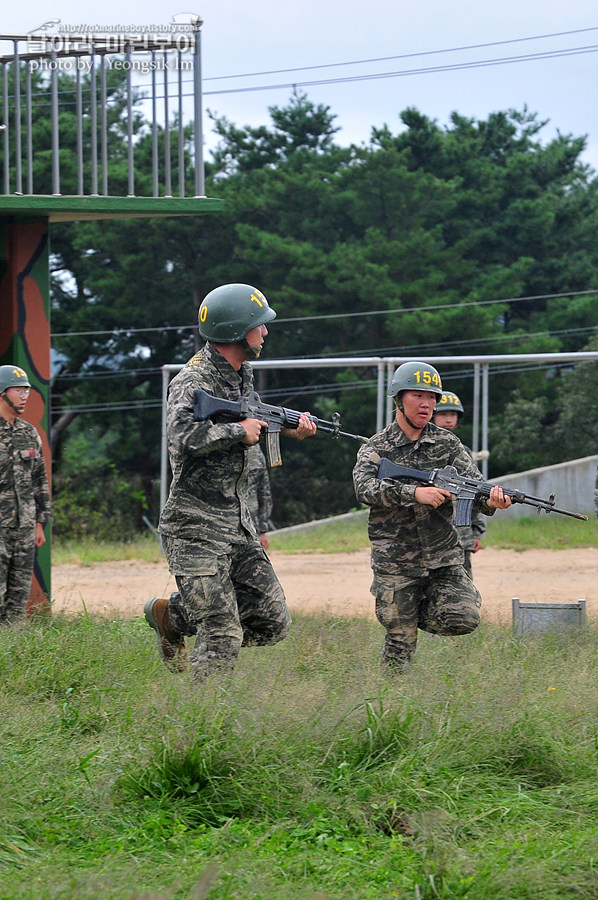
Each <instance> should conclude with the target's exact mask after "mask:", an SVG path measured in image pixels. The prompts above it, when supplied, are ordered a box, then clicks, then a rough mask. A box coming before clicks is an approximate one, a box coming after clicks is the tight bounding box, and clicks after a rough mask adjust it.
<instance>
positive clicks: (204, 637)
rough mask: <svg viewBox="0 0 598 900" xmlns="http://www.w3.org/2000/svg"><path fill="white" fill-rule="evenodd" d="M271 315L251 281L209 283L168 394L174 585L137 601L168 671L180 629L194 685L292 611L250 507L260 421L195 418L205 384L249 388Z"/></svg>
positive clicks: (168, 512) (168, 529)
mask: <svg viewBox="0 0 598 900" xmlns="http://www.w3.org/2000/svg"><path fill="white" fill-rule="evenodd" d="M275 317H276V313H275V312H274V310H273V309H272V308H271V307H270V306H269V304H268V301H267V300H266V298H265V296H264V295H263V294H262V292H261V291H259V290H257V288H255V287H252V286H251V285H249V284H225V285H221V286H220V287H217V288H215V289H214V290H213V291H210V293H209V294H208V295H207V296H206V297H205V298H204V300H203V301H202V303H201V305H200V307H199V314H198V319H199V333H200V334H201V336H202V337H203V338H205V340H206V344H205V346H204V347H202V349H201V350H200V351H199V352H198V353H196V354H195V356H193V357H192V358H191V359H190V360H189V361H188V362H187V364H186V365H185V366H184V367H183V368H182V369H181V371H180V372H179V373H178V374H177V375H176V376H175V377H174V378H173V380H172V381H171V383H170V388H169V391H168V403H167V414H166V424H167V435H168V451H169V458H170V466H171V469H172V475H173V477H172V483H171V486H170V493H169V496H168V500H167V502H166V504H165V506H164V509H163V510H162V514H161V516H160V525H159V532H160V535H161V538H162V546H163V548H164V553H165V555H166V559H167V560H168V566H169V569H170V571H171V573H172V574H173V575H174V577H175V580H176V584H177V588H178V590H177V591H175V592H174V593H173V594H171V595H170V597H169V598H166V597H152V598H151V599H150V600H148V601H147V602H146V604H145V607H144V615H145V618H146V620H147V622H148V624H149V625H150V626H151V627H152V628H153V629H154V631H155V632H156V637H157V641H158V650H159V653H160V655H161V657H162V660H163V661H164V663H165V664H166V665H167V666H168V667H169V668H171V669H178V670H181V669H184V668H185V666H186V663H187V656H186V647H185V635H195V646H194V648H193V650H192V651H191V653H190V655H189V662H190V663H191V668H192V672H193V678H194V680H195V681H196V682H197V683H200V682H202V681H203V680H204V679H206V678H207V677H209V676H211V675H213V674H215V673H216V672H217V671H218V670H230V669H232V668H233V667H234V665H235V662H236V660H237V657H238V655H239V651H240V649H241V646H242V645H243V646H246V647H247V646H258V645H265V644H274V643H276V642H277V641H280V640H282V639H283V638H284V637H285V635H286V634H287V632H288V630H289V627H290V624H291V616H290V614H289V610H288V608H287V605H286V600H285V596H284V592H283V589H282V586H281V584H280V582H279V581H278V578H277V577H276V574H275V572H274V569H273V567H272V563H271V562H270V560H269V559H268V557H267V555H266V553H265V551H264V549H263V547H262V546H261V544H260V540H259V536H258V533H257V530H256V527H255V525H254V522H253V519H252V517H251V513H250V511H249V493H248V492H249V481H248V477H247V473H248V450H249V448H250V447H252V446H253V445H254V444H257V443H258V441H259V439H260V434H261V431H262V428H266V427H267V422H264V421H262V420H259V419H252V418H247V419H243V420H242V421H240V422H220V421H212V420H211V419H206V420H203V421H196V419H195V416H194V403H193V395H194V391H195V390H196V389H202V390H205V391H207V393H209V394H211V395H212V396H215V397H219V398H222V399H225V400H235V401H236V400H239V399H240V398H241V397H247V396H248V395H249V394H250V393H252V391H253V370H252V368H251V365H250V361H251V360H254V359H257V358H258V357H259V355H260V353H261V350H262V346H263V343H264V340H265V338H266V336H267V334H268V329H267V327H266V323H269V322H271V321H272V319H274V318H275ZM281 433H282V434H286V435H288V436H289V437H293V438H297V439H298V440H302V439H303V438H305V437H310V436H311V435H313V434H315V433H316V425H315V424H314V423H313V422H312V421H311V420H310V419H309V418H308V415H301V416H300V418H299V425H298V427H297V428H296V429H287V428H282V429H281Z"/></svg>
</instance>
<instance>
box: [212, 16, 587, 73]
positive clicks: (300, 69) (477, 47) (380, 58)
mask: <svg viewBox="0 0 598 900" xmlns="http://www.w3.org/2000/svg"><path fill="white" fill-rule="evenodd" d="M588 31H598V26H593V27H591V28H577V29H575V30H574V31H555V32H553V33H552V34H535V35H531V36H530V37H523V38H510V39H509V40H505V41H487V42H486V43H483V44H465V45H463V46H462V47H445V48H444V49H443V50H419V51H418V52H416V53H400V54H396V55H394V56H377V57H371V58H370V59H353V60H349V61H348V62H338V63H321V64H319V65H315V66H295V67H293V68H290V69H269V70H266V71H263V72H242V73H239V74H238V75H215V76H214V75H213V76H209V77H207V78H204V79H203V80H204V81H223V80H225V79H229V78H257V77H259V76H262V75H282V74H284V73H286V72H307V71H311V70H313V69H333V68H339V67H342V66H361V65H366V64H369V63H380V62H390V61H391V60H393V59H413V58H415V57H418V56H434V55H439V54H442V53H459V52H460V51H462V50H480V49H482V48H484V47H500V46H504V45H505V44H520V43H523V42H525V41H540V40H545V39H546V38H555V37H568V36H569V35H571V34H585V33H586V32H588Z"/></svg>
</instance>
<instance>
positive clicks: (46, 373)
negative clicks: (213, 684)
mask: <svg viewBox="0 0 598 900" xmlns="http://www.w3.org/2000/svg"><path fill="white" fill-rule="evenodd" d="M0 242H1V243H0V247H1V250H0V253H1V255H0V314H1V319H2V327H1V328H0V364H1V365H4V364H8V363H10V364H15V365H17V366H21V368H23V369H25V371H26V372H27V374H28V375H29V378H30V380H31V385H32V391H31V395H30V397H29V400H28V402H27V407H26V411H25V415H24V416H23V418H24V419H26V420H27V421H28V422H31V424H32V425H35V427H36V428H37V430H38V431H39V433H40V435H41V438H42V442H43V447H44V458H45V462H46V468H47V470H48V479H49V480H50V483H51V455H50V444H49V441H48V425H49V423H48V404H49V386H50V309H49V306H50V301H49V284H48V280H49V279H48V272H49V259H48V222H47V219H40V220H22V219H20V220H10V219H7V218H2V219H0ZM49 527H50V526H48V525H46V543H45V544H44V546H43V547H41V548H40V549H39V550H38V551H37V552H36V556H35V565H34V571H33V583H32V585H31V595H30V597H29V602H28V604H27V612H28V614H29V615H31V614H32V613H33V612H35V611H41V610H45V611H47V610H48V609H49V598H50V571H51V569H50V535H49V533H48V531H49Z"/></svg>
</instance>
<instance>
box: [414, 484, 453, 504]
mask: <svg viewBox="0 0 598 900" xmlns="http://www.w3.org/2000/svg"><path fill="white" fill-rule="evenodd" d="M414 497H415V500H416V502H417V503H422V504H423V505H424V506H433V507H434V509H436V508H437V507H438V506H442V504H443V503H446V501H447V500H450V498H451V497H452V494H451V493H450V492H449V491H444V490H443V489H442V488H437V487H417V488H416V489H415V494H414Z"/></svg>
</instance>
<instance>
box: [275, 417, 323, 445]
mask: <svg viewBox="0 0 598 900" xmlns="http://www.w3.org/2000/svg"><path fill="white" fill-rule="evenodd" d="M309 415H310V414H309V413H301V415H300V416H299V424H298V425H297V428H284V427H283V428H281V429H280V431H281V433H282V434H286V435H287V437H292V438H296V439H297V440H298V441H302V440H304V439H305V438H306V437H313V435H314V434H315V433H316V431H317V430H318V426H317V425H316V423H315V422H312V420H311V419H310V418H309Z"/></svg>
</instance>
